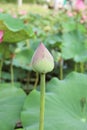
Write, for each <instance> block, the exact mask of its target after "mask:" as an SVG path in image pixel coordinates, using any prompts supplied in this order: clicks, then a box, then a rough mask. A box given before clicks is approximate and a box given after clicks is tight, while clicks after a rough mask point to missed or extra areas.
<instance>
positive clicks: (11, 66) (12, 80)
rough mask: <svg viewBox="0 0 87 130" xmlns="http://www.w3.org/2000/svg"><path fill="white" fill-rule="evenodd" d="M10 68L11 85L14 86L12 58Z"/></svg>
mask: <svg viewBox="0 0 87 130" xmlns="http://www.w3.org/2000/svg"><path fill="white" fill-rule="evenodd" d="M10 68H11V83H12V86H14V70H13V65H12V60H11V65H10Z"/></svg>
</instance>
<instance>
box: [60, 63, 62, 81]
mask: <svg viewBox="0 0 87 130" xmlns="http://www.w3.org/2000/svg"><path fill="white" fill-rule="evenodd" d="M60 79H61V80H62V79H63V61H61V62H60Z"/></svg>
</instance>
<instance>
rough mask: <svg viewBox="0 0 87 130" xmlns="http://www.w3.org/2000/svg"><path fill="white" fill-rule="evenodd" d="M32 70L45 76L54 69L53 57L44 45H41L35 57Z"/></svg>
mask: <svg viewBox="0 0 87 130" xmlns="http://www.w3.org/2000/svg"><path fill="white" fill-rule="evenodd" d="M32 68H33V70H34V71H36V72H38V73H44V74H45V73H47V72H50V71H52V70H53V68H54V60H53V57H52V55H51V54H50V52H49V51H48V50H47V48H46V47H45V46H44V44H43V43H40V45H39V46H38V48H37V49H36V51H35V53H34V55H33V58H32Z"/></svg>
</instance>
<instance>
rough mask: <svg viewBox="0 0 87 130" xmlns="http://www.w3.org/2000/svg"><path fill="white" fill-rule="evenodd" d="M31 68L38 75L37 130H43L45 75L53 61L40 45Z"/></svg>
mask: <svg viewBox="0 0 87 130" xmlns="http://www.w3.org/2000/svg"><path fill="white" fill-rule="evenodd" d="M32 68H33V70H34V71H35V72H38V73H40V78H41V83H40V91H41V96H40V122H39V130H44V106H45V75H46V73H48V72H50V71H52V70H53V68H54V60H53V57H52V55H51V54H50V52H49V51H48V50H47V48H46V47H45V46H44V44H43V43H40V45H39V46H38V48H37V49H36V51H35V53H34V55H33V57H32Z"/></svg>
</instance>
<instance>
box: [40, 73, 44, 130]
mask: <svg viewBox="0 0 87 130" xmlns="http://www.w3.org/2000/svg"><path fill="white" fill-rule="evenodd" d="M40 91H41V95H40V122H39V123H40V124H39V130H44V111H45V74H41V84H40Z"/></svg>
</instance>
